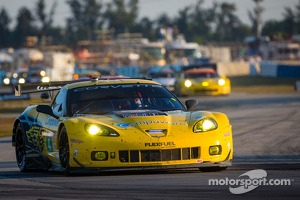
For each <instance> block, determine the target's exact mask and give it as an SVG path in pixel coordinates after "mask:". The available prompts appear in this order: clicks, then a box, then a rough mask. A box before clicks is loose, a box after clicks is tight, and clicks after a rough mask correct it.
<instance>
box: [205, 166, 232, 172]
mask: <svg viewBox="0 0 300 200" xmlns="http://www.w3.org/2000/svg"><path fill="white" fill-rule="evenodd" d="M226 169H227V167H201V168H199V170H200V171H202V172H219V171H223V170H226Z"/></svg>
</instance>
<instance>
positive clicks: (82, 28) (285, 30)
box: [0, 0, 300, 48]
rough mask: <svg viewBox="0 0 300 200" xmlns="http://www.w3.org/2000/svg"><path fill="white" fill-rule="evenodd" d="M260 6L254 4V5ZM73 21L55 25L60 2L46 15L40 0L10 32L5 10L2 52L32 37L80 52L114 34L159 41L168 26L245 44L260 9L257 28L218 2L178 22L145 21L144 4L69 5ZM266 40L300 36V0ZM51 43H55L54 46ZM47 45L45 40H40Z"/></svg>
mask: <svg viewBox="0 0 300 200" xmlns="http://www.w3.org/2000/svg"><path fill="white" fill-rule="evenodd" d="M257 1H263V0H253V4H255V3H256V2H257ZM66 3H67V5H68V6H69V7H70V10H71V13H70V17H68V18H67V19H66V26H65V27H59V26H54V25H53V17H54V16H55V11H56V7H57V2H54V3H53V4H52V5H51V9H50V11H49V12H48V13H47V12H46V4H45V0H37V2H36V4H35V8H34V10H29V9H28V8H27V7H21V8H20V9H19V11H18V14H17V17H16V25H15V27H13V28H12V30H11V29H10V28H9V27H10V24H11V23H12V18H11V16H10V15H9V13H8V12H7V11H6V9H5V8H0V48H7V47H14V48H19V47H22V46H24V45H25V39H26V38H27V37H28V36H36V37H38V38H39V39H42V38H47V41H44V42H46V43H51V44H52V45H58V44H59V45H67V46H69V47H71V48H74V47H76V44H77V43H78V41H81V40H97V39H99V38H98V36H99V33H100V32H103V31H105V30H106V31H109V32H110V33H111V34H112V36H113V37H116V36H117V35H118V34H120V33H141V34H142V35H143V36H144V37H146V38H148V39H149V40H157V39H159V30H160V28H161V27H164V26H172V27H176V30H178V31H179V33H181V34H183V35H184V36H185V38H186V40H187V41H193V42H198V43H200V44H206V43H210V42H214V43H218V42H243V40H244V39H245V37H247V36H255V35H256V27H257V23H259V22H258V18H257V10H256V9H254V10H248V16H249V19H250V21H251V25H246V24H244V23H243V22H242V21H241V20H240V19H239V17H238V16H237V15H236V13H235V12H236V6H235V4H234V3H227V2H223V3H216V2H214V3H213V5H212V7H209V8H205V7H204V0H198V1H197V2H195V4H192V5H187V6H185V7H183V8H181V9H180V10H179V11H178V14H177V15H176V16H175V17H172V18H171V17H170V16H168V14H167V13H161V14H160V15H158V16H157V18H156V19H154V20H151V19H149V18H148V17H143V18H141V19H139V17H138V14H139V0H111V1H109V2H108V3H103V1H97V0H66ZM261 33H262V35H268V36H271V37H273V38H276V39H281V38H285V37H289V36H291V35H295V34H300V1H299V4H298V5H297V6H296V7H293V8H290V7H285V11H284V13H283V15H282V20H268V21H265V22H264V23H263V24H262V31H261ZM48 40H51V41H48ZM39 41H42V40H39Z"/></svg>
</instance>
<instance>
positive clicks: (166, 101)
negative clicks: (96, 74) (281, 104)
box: [68, 84, 185, 116]
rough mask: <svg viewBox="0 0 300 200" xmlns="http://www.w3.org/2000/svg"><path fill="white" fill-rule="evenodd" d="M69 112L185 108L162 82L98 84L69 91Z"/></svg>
mask: <svg viewBox="0 0 300 200" xmlns="http://www.w3.org/2000/svg"><path fill="white" fill-rule="evenodd" d="M68 99H69V102H70V103H69V104H68V106H69V108H68V111H69V113H70V115H71V116H72V115H77V114H104V113H109V112H113V111H123V110H124V111H125V110H160V111H171V110H185V107H184V106H183V105H182V104H181V102H180V101H179V100H178V99H177V98H176V97H175V96H174V95H173V94H172V93H171V92H169V91H168V90H167V89H166V88H164V87H162V86H160V85H145V84H141V85H136V84H133V85H131V84H128V85H96V86H88V87H80V88H75V89H72V90H70V91H69V94H68Z"/></svg>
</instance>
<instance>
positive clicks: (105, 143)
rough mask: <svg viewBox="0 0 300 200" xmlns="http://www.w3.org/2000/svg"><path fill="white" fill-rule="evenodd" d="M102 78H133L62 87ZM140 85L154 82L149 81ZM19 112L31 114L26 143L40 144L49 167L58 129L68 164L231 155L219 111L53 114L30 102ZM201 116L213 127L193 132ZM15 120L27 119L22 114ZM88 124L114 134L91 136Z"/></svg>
mask: <svg viewBox="0 0 300 200" xmlns="http://www.w3.org/2000/svg"><path fill="white" fill-rule="evenodd" d="M107 82H109V83H112V84H114V83H116V84H120V83H122V84H123V83H124V84H125V83H132V82H134V81H133V80H130V79H129V80H108V81H103V82H99V83H90V82H88V83H85V82H83V83H74V84H71V85H69V86H67V88H68V89H70V88H76V87H78V86H89V85H95V84H99V85H101V84H103V85H104V84H106V83H107ZM139 83H141V84H143V83H147V84H157V83H155V82H152V81H148V80H140V81H139ZM121 113H122V112H121ZM137 114H138V113H137ZM23 116H30V117H31V118H36V122H37V123H33V124H32V125H30V124H29V127H28V128H27V129H26V131H25V134H26V137H27V138H28V140H29V141H30V142H33V143H35V144H37V145H38V146H39V148H40V150H41V152H42V154H43V156H44V157H45V158H47V159H49V161H50V162H51V163H52V164H51V169H53V170H55V169H59V166H60V160H59V138H60V137H59V135H60V132H61V129H62V127H65V129H66V132H67V135H68V143H69V157H70V163H69V166H70V168H82V169H86V168H97V169H107V168H147V167H150V168H168V167H170V168H180V167H197V168H199V167H208V166H218V167H227V166H230V165H231V160H232V157H233V141H232V129H231V124H230V122H229V119H228V117H227V116H226V115H225V114H223V113H219V112H207V111H182V110H174V111H167V112H165V114H164V115H153V116H149V115H132V114H130V115H126V114H123V115H122V116H121V117H120V116H118V115H116V114H104V115H92V114H91V115H82V116H73V117H59V118H55V117H53V116H49V115H47V114H44V113H40V112H37V111H36V109H35V107H34V106H31V107H29V108H27V109H26V110H25V111H24V112H23ZM206 118H209V119H214V121H215V122H216V128H215V129H214V130H210V131H203V132H195V131H194V127H195V125H196V123H197V122H199V120H202V119H206ZM27 119H28V117H27V118H26V120H27ZM19 120H20V121H21V122H26V123H28V121H26V120H23V118H22V117H20V118H19ZM22 120H23V121H22ZM90 125H97V126H103V127H105V128H106V129H110V130H113V131H114V132H115V135H110V136H104V135H97V134H95V135H93V134H90V133H88V130H87V127H88V126H90ZM30 156H34V155H30Z"/></svg>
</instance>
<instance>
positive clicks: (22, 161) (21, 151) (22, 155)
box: [15, 123, 28, 172]
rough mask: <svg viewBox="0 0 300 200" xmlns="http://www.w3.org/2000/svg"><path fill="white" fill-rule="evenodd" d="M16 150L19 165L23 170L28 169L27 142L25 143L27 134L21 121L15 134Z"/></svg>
mask: <svg viewBox="0 0 300 200" xmlns="http://www.w3.org/2000/svg"><path fill="white" fill-rule="evenodd" d="M15 141H16V146H15V152H16V160H17V164H18V167H19V169H20V171H21V172H26V171H28V168H27V165H28V163H27V158H26V144H25V134H24V133H23V128H22V125H21V123H19V124H18V125H17V128H16V135H15Z"/></svg>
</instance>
